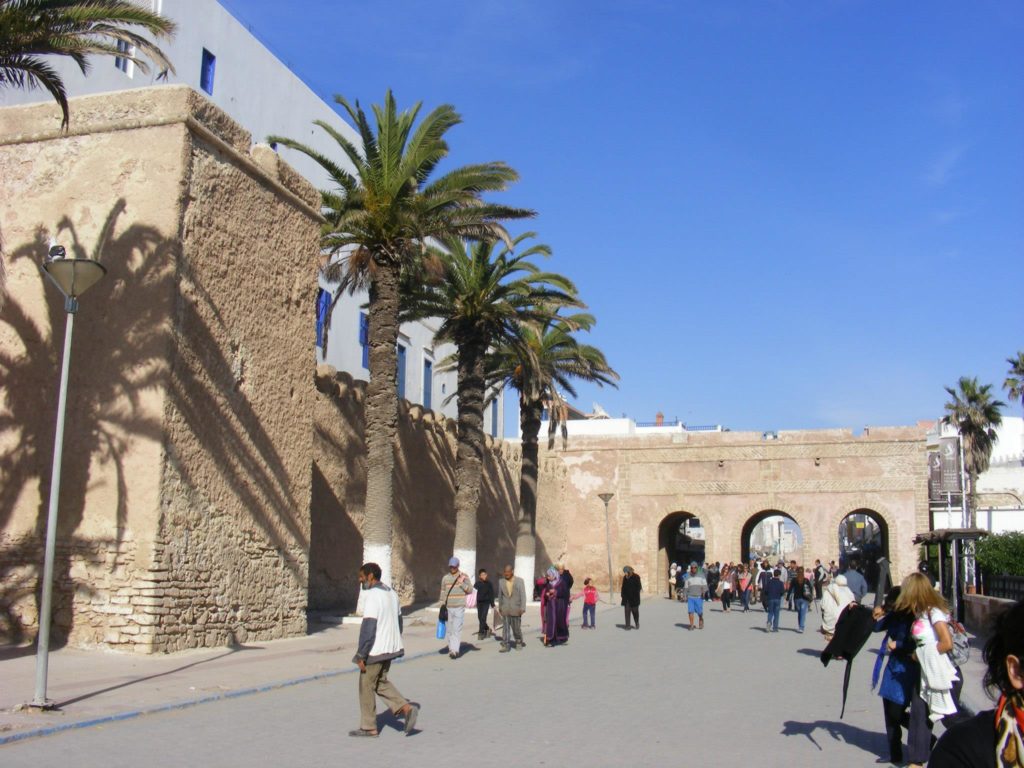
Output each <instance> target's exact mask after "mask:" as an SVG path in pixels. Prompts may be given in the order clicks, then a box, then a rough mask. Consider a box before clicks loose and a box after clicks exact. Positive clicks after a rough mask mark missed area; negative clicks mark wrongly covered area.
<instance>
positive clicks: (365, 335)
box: [359, 312, 370, 370]
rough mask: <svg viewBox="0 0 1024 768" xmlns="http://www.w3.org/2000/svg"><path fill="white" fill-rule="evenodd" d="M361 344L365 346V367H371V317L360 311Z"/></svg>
mask: <svg viewBox="0 0 1024 768" xmlns="http://www.w3.org/2000/svg"><path fill="white" fill-rule="evenodd" d="M359 346H360V347H362V348H363V368H366V369H367V370H369V369H370V318H369V316H368V315H367V314H366V313H365V312H360V313H359Z"/></svg>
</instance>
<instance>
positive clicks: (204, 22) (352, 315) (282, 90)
mask: <svg viewBox="0 0 1024 768" xmlns="http://www.w3.org/2000/svg"><path fill="white" fill-rule="evenodd" d="M137 1H138V2H139V4H140V5H149V6H150V7H151V8H152V9H153V10H155V11H157V12H158V13H162V14H164V15H165V16H168V17H169V18H171V19H173V20H174V21H175V23H176V24H177V25H178V30H177V34H176V35H175V37H174V38H173V39H172V40H162V41H159V45H160V48H161V49H162V50H163V51H164V53H165V54H166V55H167V57H168V58H169V59H170V60H171V62H172V63H173V65H174V68H175V73H174V74H168V77H167V78H166V80H157V74H158V73H157V72H155V71H152V70H151V71H150V72H149V74H143V73H142V71H141V70H139V69H138V68H137V67H135V66H134V64H133V63H132V62H131V61H129V60H127V59H114V58H107V57H93V58H92V60H91V65H92V66H91V70H90V72H89V75H88V77H85V76H83V75H82V73H81V71H80V70H79V69H78V67H77V66H76V65H75V64H74V63H73V62H72V61H70V60H68V59H66V58H62V57H50V58H48V63H50V64H52V65H53V66H54V68H55V69H56V70H57V72H58V73H59V74H60V76H61V77H62V78H63V79H64V83H65V85H66V86H67V91H68V95H69V96H72V97H73V96H84V95H87V94H93V93H107V92H110V91H119V90H124V89H126V88H142V87H148V86H155V85H160V84H162V83H184V84H186V85H189V86H191V87H192V88H194V89H195V90H197V91H199V92H201V93H204V94H206V96H207V97H208V98H209V99H210V100H211V101H212V102H213V103H214V104H216V105H217V106H218V107H220V108H221V109H222V110H224V111H225V112H226V113H227V114H228V115H230V116H231V117H232V118H233V119H234V120H235V121H236V122H237V123H239V124H240V125H241V126H243V127H244V128H245V129H246V130H248V131H249V132H250V133H251V134H252V137H253V140H254V141H255V142H259V143H262V142H265V141H266V139H267V137H268V136H271V135H280V136H287V137H288V138H291V139H295V140H296V141H300V142H302V143H304V144H307V145H309V146H311V147H313V148H314V149H316V150H317V151H321V152H323V153H325V154H327V155H328V156H330V157H332V158H334V159H335V160H337V161H339V162H341V164H342V165H343V166H348V163H347V161H346V160H345V158H344V157H343V156H342V154H341V152H340V150H339V148H338V146H337V144H335V143H334V141H333V140H332V139H330V137H328V136H327V134H326V133H324V131H323V130H322V129H320V128H319V127H317V126H315V125H313V121H314V120H321V121H323V122H325V123H327V124H328V125H331V126H332V127H333V128H335V129H336V130H338V131H340V132H341V133H342V134H343V135H345V136H346V137H348V138H349V139H351V140H352V141H353V142H355V143H356V144H358V143H359V136H358V134H357V133H356V131H355V130H354V129H353V128H352V127H351V126H350V125H348V124H347V123H346V122H345V121H344V120H343V119H342V118H341V116H340V115H339V114H338V113H337V112H335V111H334V109H333V108H332V107H331V106H330V105H329V104H328V103H327V102H325V101H324V100H323V99H321V98H320V97H319V96H318V95H317V94H316V93H314V92H313V90H312V89H311V88H310V87H309V86H308V85H306V83H304V82H303V81H302V79H301V78H300V77H299V76H298V75H296V74H295V73H294V72H292V71H291V70H290V69H289V68H288V67H287V66H286V65H285V64H284V63H283V62H282V61H281V60H280V59H279V58H278V57H277V56H276V55H274V53H273V52H271V51H270V50H269V49H268V48H267V47H266V46H265V45H264V44H263V43H262V42H260V41H259V40H258V39H257V38H256V37H255V36H254V35H253V33H252V32H251V31H250V29H249V27H248V26H247V25H246V24H243V23H242V22H241V21H239V20H238V19H236V18H235V17H234V16H233V15H232V14H231V13H229V12H228V11H227V9H225V8H224V7H223V6H222V5H220V3H218V2H217V1H216V0H137ZM381 95H383V94H381ZM371 96H372V94H371ZM39 101H52V98H51V97H50V95H49V93H47V92H46V91H44V90H42V89H37V90H34V91H23V90H15V89H3V90H0V106H5V105H13V104H25V103H32V102H39ZM54 105H55V107H56V104H55V103H54ZM74 119H75V116H74V106H73V105H72V112H71V121H72V125H73V124H74ZM281 152H282V157H284V158H285V159H286V160H287V161H288V163H289V164H290V165H291V166H292V167H293V168H295V169H296V170H297V171H298V172H299V173H301V174H302V175H303V176H305V177H306V178H307V179H308V180H309V181H310V182H311V183H313V184H314V186H316V187H317V188H318V189H323V188H325V187H327V186H329V180H328V177H327V175H326V174H325V173H324V172H323V170H322V169H321V168H320V167H319V166H318V165H317V164H316V163H314V162H313V161H312V160H310V159H309V158H307V157H306V156H305V155H302V154H300V153H298V152H293V151H290V150H285V149H282V150H281ZM282 258H287V254H282ZM320 287H321V288H326V289H328V290H330V289H331V288H332V287H333V286H330V285H328V284H327V283H325V282H323V281H322V280H321V284H320ZM366 301H367V297H366V295H365V294H362V295H359V294H357V295H355V296H344V297H342V298H341V299H340V300H339V301H338V302H337V303H336V304H335V306H334V310H333V314H332V318H331V336H330V340H331V344H330V346H329V349H328V352H327V354H326V356H324V354H323V352H322V350H320V349H318V351H317V361H316V362H326V363H327V364H329V365H332V366H334V367H335V368H336V369H338V370H343V371H347V372H348V373H350V374H351V375H352V376H353V377H355V378H357V379H364V380H365V379H366V378H367V377H368V375H369V371H368V370H367V368H366V366H365V365H364V364H362V357H363V354H362V345H361V344H360V339H361V335H360V334H361V330H360V329H361V326H360V313H361V312H362V311H363V310H361V309H360V308H361V307H362V306H363V305H365V304H366ZM309 314H310V326H309V327H310V335H311V336H312V335H313V334H314V328H315V321H316V311H315V308H314V307H310V308H309ZM436 328H437V323H436V322H434V323H431V322H416V323H405V324H403V325H402V327H401V339H400V342H399V343H400V348H399V354H400V356H401V357H402V358H403V359H404V362H405V365H404V371H401V372H400V373H403V374H404V375H403V376H401V377H400V378H401V379H402V383H401V388H402V389H403V390H404V394H403V396H404V397H405V398H406V399H407V400H409V401H410V402H414V403H419V404H421V405H424V406H429V407H431V408H432V409H433V410H435V411H440V412H443V413H444V414H445V415H447V416H450V417H454V416H455V415H456V409H457V405H456V403H455V402H454V400H453V401H452V402H451V403H449V404H448V405H447V406H444V407H442V403H443V401H444V400H445V399H446V398H447V397H448V395H450V394H451V392H452V391H453V390H454V387H455V374H454V373H451V374H438V373H437V365H438V364H439V363H440V361H441V360H443V359H444V358H445V357H446V356H448V355H449V354H451V352H452V351H453V349H452V348H451V347H450V346H448V347H442V346H435V344H434V332H435V330H436ZM484 429H485V431H487V432H488V434H491V435H495V436H501V435H503V434H504V398H503V397H502V396H501V395H500V394H499V397H498V399H497V400H496V401H495V405H494V406H492V407H489V408H488V409H487V411H486V413H485V416H484Z"/></svg>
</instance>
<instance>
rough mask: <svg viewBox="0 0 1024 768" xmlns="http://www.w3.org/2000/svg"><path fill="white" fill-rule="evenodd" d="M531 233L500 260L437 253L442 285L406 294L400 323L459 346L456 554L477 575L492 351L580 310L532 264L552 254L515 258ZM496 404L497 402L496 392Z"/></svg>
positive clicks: (538, 248) (452, 245)
mask: <svg viewBox="0 0 1024 768" xmlns="http://www.w3.org/2000/svg"><path fill="white" fill-rule="evenodd" d="M533 237H535V234H534V233H533V232H527V233H525V234H522V235H520V236H519V237H517V238H516V239H515V240H514V241H513V242H512V248H509V247H508V246H504V247H502V248H501V250H500V252H499V251H498V247H497V244H496V243H493V242H484V241H476V242H471V243H467V242H466V241H464V240H461V239H448V240H446V241H444V243H443V249H438V250H437V251H436V254H437V259H438V261H439V262H440V264H441V267H442V271H441V278H440V279H439V280H435V281H417V282H416V283H415V284H414V285H412V286H410V288H409V291H408V293H407V296H408V298H407V308H406V309H405V310H403V317H407V318H409V319H422V318H427V317H437V318H440V319H441V321H442V322H441V326H440V328H439V329H438V332H437V336H436V338H437V339H439V340H442V341H450V342H452V343H453V344H455V346H456V349H457V352H456V354H455V361H454V363H453V365H454V366H455V368H456V371H457V376H458V387H457V390H456V393H455V396H457V398H458V452H457V456H456V462H455V554H456V556H457V557H459V558H460V559H461V560H462V564H463V567H464V568H465V569H466V570H467V571H468V572H469V573H474V572H475V566H476V538H477V507H478V506H479V501H480V485H481V481H482V471H483V450H484V430H483V420H484V406H485V404H486V403H485V401H486V400H487V386H486V381H485V378H486V370H485V368H484V363H485V356H486V354H487V351H488V350H489V349H491V348H492V347H495V346H496V345H499V344H514V343H515V342H516V341H517V340H518V339H519V332H520V328H521V327H522V324H523V323H527V322H543V321H544V320H545V319H547V318H549V317H550V316H551V313H552V311H553V309H554V308H555V307H562V306H579V301H578V300H577V299H576V298H575V294H576V287H575V286H574V285H573V284H572V282H571V281H570V280H569V279H568V278H566V277H563V276H562V275H559V274H555V273H553V272H544V271H541V270H540V269H539V268H538V267H537V266H536V265H535V264H534V263H533V262H532V261H530V259H531V258H533V257H535V256H543V257H547V256H550V254H551V249H550V247H548V246H547V245H543V244H541V243H536V244H534V245H531V246H529V247H525V248H523V249H522V250H520V251H519V252H518V253H517V252H515V249H516V248H519V247H520V246H522V245H523V244H524V242H525V241H527V240H529V239H531V238H533ZM491 396H492V397H493V396H496V393H494V392H492V393H491Z"/></svg>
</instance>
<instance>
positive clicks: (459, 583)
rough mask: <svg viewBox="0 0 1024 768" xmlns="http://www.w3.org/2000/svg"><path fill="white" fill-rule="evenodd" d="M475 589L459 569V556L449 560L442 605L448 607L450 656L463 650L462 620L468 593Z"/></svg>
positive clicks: (442, 592)
mask: <svg viewBox="0 0 1024 768" xmlns="http://www.w3.org/2000/svg"><path fill="white" fill-rule="evenodd" d="M472 591H473V584H472V582H471V581H470V580H469V577H468V576H467V575H466V574H464V573H462V572H461V571H460V570H459V558H457V557H453V558H452V559H451V560H449V561H448V573H447V574H446V575H445V577H444V578H443V579H441V605H443V606H446V607H447V608H448V657H449V658H450V659H453V660H454V659H457V658H459V653H461V651H462V622H463V621H464V620H465V618H466V595H468V594H469V593H470V592H472Z"/></svg>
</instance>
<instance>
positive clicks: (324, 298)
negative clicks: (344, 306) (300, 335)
mask: <svg viewBox="0 0 1024 768" xmlns="http://www.w3.org/2000/svg"><path fill="white" fill-rule="evenodd" d="M330 311H331V294H330V293H329V292H327V291H325V290H324V289H323V288H320V289H319V290H318V291H317V294H316V345H317V346H318V347H320V349H323V348H324V325H325V324H326V322H327V313H328V312H330Z"/></svg>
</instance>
